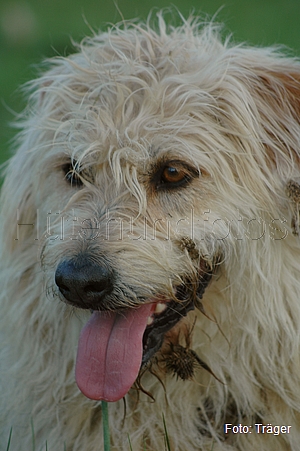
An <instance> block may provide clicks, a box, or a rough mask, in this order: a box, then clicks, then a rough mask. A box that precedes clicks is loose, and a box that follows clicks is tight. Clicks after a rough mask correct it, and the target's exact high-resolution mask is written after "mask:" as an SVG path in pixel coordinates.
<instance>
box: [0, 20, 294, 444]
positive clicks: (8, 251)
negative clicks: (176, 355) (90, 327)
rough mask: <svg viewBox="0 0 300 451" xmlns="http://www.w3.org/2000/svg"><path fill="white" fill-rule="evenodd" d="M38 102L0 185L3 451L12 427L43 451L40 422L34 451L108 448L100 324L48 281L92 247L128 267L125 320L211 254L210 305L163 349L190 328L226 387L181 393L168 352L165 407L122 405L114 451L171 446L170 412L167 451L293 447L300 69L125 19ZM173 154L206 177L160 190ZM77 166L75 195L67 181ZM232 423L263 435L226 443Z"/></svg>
mask: <svg viewBox="0 0 300 451" xmlns="http://www.w3.org/2000/svg"><path fill="white" fill-rule="evenodd" d="M30 89H31V95H30V99H29V107H28V109H27V111H26V112H25V116H24V118H23V121H22V129H23V130H22V131H21V132H20V134H19V137H18V142H17V147H18V148H17V152H16V154H15V156H14V157H12V159H11V160H10V162H9V163H8V166H7V169H6V179H5V182H4V187H3V191H2V213H1V239H0V246H1V272H0V278H1V280H0V286H1V290H0V293H1V294H0V296H1V315H0V331H1V354H0V366H1V419H0V424H1V432H2V435H1V445H0V447H2V448H1V450H3V449H6V443H7V440H8V436H9V431H10V428H11V427H12V428H13V432H12V443H11V448H10V449H11V450H12V451H29V450H31V449H32V434H31V428H32V425H33V427H34V433H35V446H36V447H35V449H36V450H39V451H40V450H44V449H46V442H47V446H48V448H47V449H48V450H49V451H54V450H55V451H59V450H64V449H66V450H68V451H83V450H84V451H96V450H100V449H102V448H101V443H102V428H101V403H100V402H96V401H91V400H89V399H87V398H85V397H84V395H83V394H81V393H80V391H79V389H78V388H77V386H76V383H75V378H74V360H75V357H76V349H77V343H78V336H79V332H80V330H81V328H82V326H83V324H84V323H85V322H86V321H87V319H88V318H89V315H90V313H89V312H87V313H86V311H84V310H80V309H75V308H73V307H71V306H69V305H66V304H64V303H63V302H61V300H62V299H61V296H60V295H59V291H58V289H57V287H56V285H55V282H54V274H55V269H56V267H57V265H58V263H59V262H60V261H61V260H62V258H63V257H64V256H66V255H67V256H70V257H71V256H72V255H75V254H76V253H78V252H81V251H82V252H83V249H85V248H86V246H88V247H89V252H90V254H91V255H92V256H93V258H94V259H95V261H96V262H97V259H98V258H99V255H104V256H105V258H106V259H107V261H108V262H109V265H111V266H112V267H114V268H115V270H116V271H118V286H117V290H118V293H119V295H115V297H114V298H113V299H112V300H111V302H113V303H114V306H119V307H124V305H125V306H126V305H127V304H126V303H127V301H128V300H129V299H130V305H131V306H134V305H137V304H138V303H139V302H140V301H139V300H140V299H141V298H144V299H151V298H153V297H155V296H157V295H158V294H160V295H162V296H165V297H166V298H168V297H172V296H174V286H175V285H176V284H177V285H178V284H179V283H181V282H182V281H184V280H185V278H186V277H190V279H191V280H192V281H195V283H196V279H197V277H199V274H198V273H199V267H198V266H199V257H198V255H199V256H200V257H201V258H205V260H206V261H207V262H208V263H210V264H211V265H213V262H215V261H218V264H217V265H216V266H215V270H214V275H213V278H212V281H211V283H210V285H209V287H208V288H207V290H206V292H205V294H204V297H203V300H202V307H201V305H200V304H199V306H200V310H201V311H200V310H196V311H191V312H189V314H188V316H187V318H185V319H183V320H182V321H181V322H180V323H179V324H178V326H176V327H175V329H174V330H173V331H171V333H170V334H169V337H168V339H169V340H170V341H171V342H172V340H173V341H174V342H176V340H177V339H178V338H177V337H178V334H179V333H180V340H181V344H182V345H183V346H187V345H188V347H190V349H193V350H194V351H195V352H197V354H198V356H199V357H200V358H201V360H202V361H203V362H205V363H206V364H207V365H208V366H209V367H210V368H211V370H212V372H213V373H214V375H215V376H216V377H214V376H213V375H211V374H210V373H209V372H208V371H205V369H203V368H201V367H200V365H199V366H198V367H196V368H195V374H194V376H193V378H192V379H191V380H185V381H183V380H181V379H180V378H177V377H175V376H174V375H173V374H171V373H169V372H166V371H165V368H164V367H163V365H162V366H161V365H159V361H160V358H161V356H162V353H158V354H157V355H156V358H155V359H154V360H153V362H152V367H151V368H150V369H151V371H146V373H145V374H144V375H143V377H142V379H141V384H142V387H143V388H144V389H145V390H146V391H147V392H150V393H151V394H152V395H153V397H154V398H155V402H153V400H152V399H151V397H149V396H148V395H146V394H145V393H143V392H142V391H139V392H138V391H136V389H134V388H133V389H132V390H131V391H130V392H129V393H128V394H127V395H126V403H125V404H124V403H123V401H122V400H121V401H118V402H116V403H110V405H109V415H110V426H111V436H112V445H113V449H114V450H119V451H120V450H129V449H130V447H129V442H128V438H127V437H128V436H129V437H130V441H131V445H132V449H133V450H134V451H138V450H143V449H149V450H155V451H161V450H163V449H165V445H164V443H165V433H164V427H163V419H162V416H163V415H164V418H165V420H166V426H167V431H168V436H169V438H170V442H171V449H172V450H173V451H191V450H205V451H211V450H213V451H220V450H222V451H229V450H232V451H233V450H234V451H237V450H239V451H254V450H255V451H257V450H263V451H283V450H285V451H291V450H293V451H298V449H299V443H300V382H299V377H300V300H299V297H300V245H299V237H298V236H297V232H298V229H297V227H298V222H297V221H298V219H297V218H298V215H299V212H298V207H299V206H298V197H297V193H296V197H295V193H294V194H293V193H290V191H288V193H287V191H286V186H291V185H290V184H289V183H290V180H293V181H295V183H294V182H293V185H292V186H295V187H296V191H297V186H298V185H297V178H298V177H299V174H300V167H299V166H300V165H299V148H300V139H299V138H300V124H299V113H300V104H299V98H300V64H299V62H298V61H297V60H296V59H293V58H291V57H286V56H285V55H284V54H283V53H281V52H280V51H279V50H278V49H274V48H273V49H272V48H267V49H264V48H250V47H247V46H244V45H234V44H233V43H231V42H230V41H229V40H227V41H225V42H222V40H221V39H220V37H219V32H218V27H216V26H214V25H212V24H202V23H200V22H199V21H198V20H192V19H191V20H188V21H183V24H182V26H180V27H179V28H171V27H169V28H168V27H167V26H166V24H165V22H164V19H163V15H162V14H159V15H158V21H157V25H156V30H154V29H153V28H151V26H150V25H149V24H148V23H146V24H140V23H135V22H133V23H124V24H122V25H121V26H116V27H112V28H111V29H110V30H109V31H108V32H107V33H101V34H95V35H94V36H93V37H91V38H87V39H85V40H84V41H83V42H82V43H81V45H79V46H78V53H76V54H75V55H73V56H70V57H67V58H63V57H57V58H54V59H53V60H51V61H50V62H49V68H48V69H47V71H45V73H44V75H42V76H41V77H40V78H39V79H38V80H36V81H34V82H33V83H32V84H31V85H30ZM174 160H175V161H176V162H184V163H187V164H188V165H189V167H193V168H194V169H195V170H197V171H198V175H197V176H194V177H192V180H191V181H190V183H189V184H188V185H187V186H184V187H183V188H181V187H179V188H177V189H172V190H168V189H165V187H160V189H156V188H157V186H156V185H155V184H154V183H153V180H152V178H151V177H152V176H153V173H154V172H155V171H156V168H157V167H160V165H161V164H162V162H169V161H174ZM70 161H73V162H74V164H75V165H76V167H75V168H74V170H75V171H77V172H80V173H81V176H82V177H83V186H82V187H77V186H71V185H70V184H69V183H68V181H67V180H66V178H65V173H64V172H63V170H62V168H63V167H64V165H66V164H68V162H70ZM289 194H290V196H289ZM298 195H299V193H298ZM145 218H147V221H145ZM110 219H111V221H109V220H110ZM121 220H122V221H121ZM121 222H122V224H123V226H124V228H121V226H120V224H121ZM108 224H109V227H108ZM123 226H122V227H123ZM293 232H294V233H293ZM186 237H188V238H190V239H191V240H192V241H191V242H192V243H194V244H195V247H194V248H193V245H192V246H191V247H190V248H189V247H187V248H186V246H185V243H187V242H188V240H187V239H186ZM191 249H194V251H195V252H191ZM200 275H201V274H200ZM128 302H129V301H128ZM106 308H109V305H107V306H106ZM195 320H196V321H195ZM194 321H195V323H194ZM193 323H194V328H193V330H192V325H193ZM186 341H187V343H186ZM152 372H154V373H155V374H156V375H154V374H152ZM157 376H158V377H157ZM125 405H126V409H125ZM224 423H232V424H233V425H235V424H239V423H241V424H242V425H248V426H250V425H251V426H252V434H241V433H237V434H232V433H230V434H228V435H226V436H225V434H224ZM255 423H261V424H264V425H267V424H269V423H271V424H272V425H280V426H283V425H287V426H291V429H290V433H288V434H287V433H285V434H279V435H274V434H261V433H260V434H258V433H255V429H254V425H255ZM64 446H65V448H64Z"/></svg>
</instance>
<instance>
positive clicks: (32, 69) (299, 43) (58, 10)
mask: <svg viewBox="0 0 300 451" xmlns="http://www.w3.org/2000/svg"><path fill="white" fill-rule="evenodd" d="M170 5H173V6H175V7H177V8H178V9H179V10H180V11H181V12H182V14H183V15H184V16H187V15H188V14H189V13H190V12H191V11H193V10H194V11H195V12H196V13H204V14H209V15H210V16H213V15H214V14H216V13H217V21H218V22H220V21H221V22H224V23H225V30H226V31H227V32H230V31H231V32H232V33H233V38H234V40H236V41H247V42H248V43H249V44H256V45H271V44H274V43H281V44H285V45H286V46H288V47H290V48H291V49H293V52H294V54H295V55H300V0H202V1H196V0H173V1H172V2H171V3H170V1H169V0H156V1H155V0H27V1H26V0H0V162H1V161H3V160H5V159H6V158H7V157H8V155H9V141H10V139H11V138H12V136H13V133H14V131H13V130H12V129H11V127H10V125H9V123H10V122H11V121H13V120H14V117H15V114H16V113H18V112H20V111H21V110H22V108H23V107H24V99H23V97H22V94H21V93H20V91H18V90H17V88H18V86H20V85H21V84H23V83H24V82H25V81H26V80H28V79H30V78H33V77H35V75H36V73H37V64H38V63H39V62H40V61H41V60H43V59H44V58H46V57H49V56H53V55H57V54H60V55H65V54H68V53H70V52H71V51H72V45H71V41H70V38H71V37H72V38H74V39H75V40H77V41H78V40H80V39H81V38H82V37H83V36H84V35H86V34H91V30H90V28H93V29H99V28H101V29H105V27H106V24H107V23H109V22H110V23H111V22H113V23H115V22H119V21H120V20H121V15H122V16H123V17H124V18H125V19H130V18H135V17H140V18H142V19H145V18H146V17H147V15H148V13H149V12H150V10H151V9H153V8H164V7H169V6H170Z"/></svg>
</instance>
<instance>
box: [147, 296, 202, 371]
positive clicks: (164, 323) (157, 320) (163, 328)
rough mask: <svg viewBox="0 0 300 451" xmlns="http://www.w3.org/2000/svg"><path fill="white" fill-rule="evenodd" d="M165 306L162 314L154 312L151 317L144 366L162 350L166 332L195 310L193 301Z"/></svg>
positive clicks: (168, 303) (173, 302) (171, 303)
mask: <svg viewBox="0 0 300 451" xmlns="http://www.w3.org/2000/svg"><path fill="white" fill-rule="evenodd" d="M165 305H166V308H165V309H164V310H163V311H162V312H161V313H158V314H155V311H154V315H153V316H151V318H153V321H152V322H151V324H150V325H148V326H147V327H146V329H145V332H144V335H143V358H142V366H143V365H145V364H146V363H147V362H148V361H149V360H150V359H151V357H153V355H154V354H155V353H156V352H157V351H158V350H159V349H160V348H161V346H162V343H163V340H164V336H165V334H166V332H168V331H169V330H170V329H172V327H174V326H175V324H177V323H178V321H180V320H181V319H182V318H183V317H184V316H186V315H187V314H188V312H189V311H191V310H194V308H195V304H194V302H193V301H182V302H178V301H174V300H169V301H167V302H165Z"/></svg>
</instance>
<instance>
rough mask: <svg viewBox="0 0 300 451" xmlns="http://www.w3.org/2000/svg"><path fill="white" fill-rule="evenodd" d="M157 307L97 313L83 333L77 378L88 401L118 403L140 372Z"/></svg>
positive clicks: (147, 306) (77, 365)
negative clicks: (146, 334)
mask: <svg viewBox="0 0 300 451" xmlns="http://www.w3.org/2000/svg"><path fill="white" fill-rule="evenodd" d="M153 309H154V304H146V305H143V306H141V307H138V308H136V309H128V310H126V311H123V312H122V313H115V312H110V313H106V312H105V313H104V312H94V313H93V314H92V316H91V318H90V319H89V321H88V322H87V324H86V325H85V326H84V328H83V329H82V331H81V334H80V338H79V344H78V351H77V360H76V370H75V377H76V382H77V385H78V387H79V389H80V390H81V391H82V393H83V394H84V395H85V396H87V397H88V398H91V399H95V400H100V399H101V400H105V401H111V402H112V401H118V400H119V399H121V398H123V396H125V395H126V393H127V392H128V390H129V389H130V387H131V386H132V385H133V383H134V381H135V379H136V378H137V375H138V372H139V370H140V366H141V361H142V355H143V334H144V331H145V329H146V326H147V319H148V316H150V315H151V313H152V311H153Z"/></svg>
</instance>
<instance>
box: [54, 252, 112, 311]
mask: <svg viewBox="0 0 300 451" xmlns="http://www.w3.org/2000/svg"><path fill="white" fill-rule="evenodd" d="M55 283H56V285H57V287H58V289H59V291H60V293H61V294H62V295H63V296H64V298H65V299H66V300H67V301H69V302H70V303H71V304H73V305H77V306H78V307H81V308H97V307H100V306H101V305H100V304H101V301H103V299H104V297H105V296H107V295H108V294H110V293H111V292H112V290H113V286H114V277H113V272H112V271H111V270H110V268H109V267H108V266H107V265H106V266H105V265H99V264H95V263H93V262H89V261H87V260H84V261H81V262H78V260H76V259H75V260H65V261H63V262H61V263H60V264H59V265H58V267H57V269H56V273H55Z"/></svg>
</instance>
